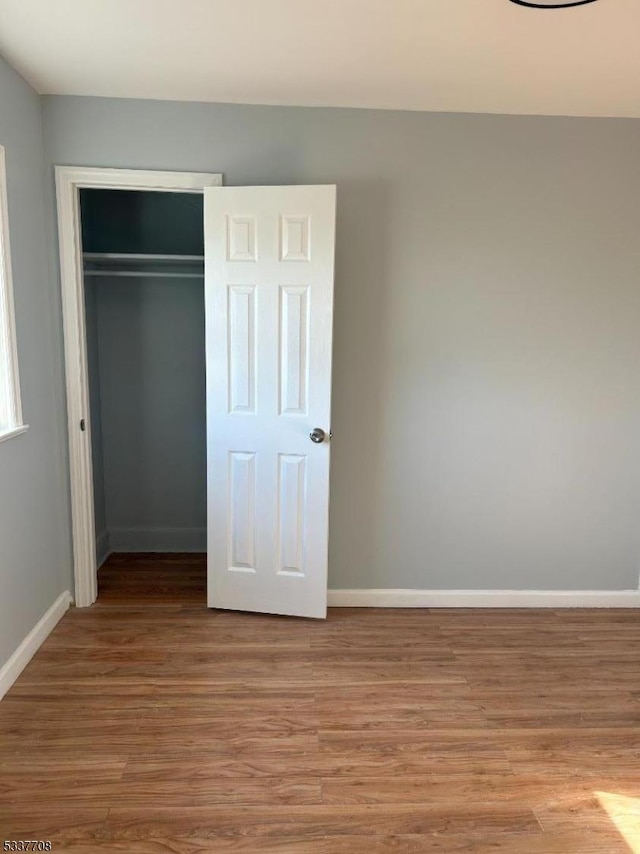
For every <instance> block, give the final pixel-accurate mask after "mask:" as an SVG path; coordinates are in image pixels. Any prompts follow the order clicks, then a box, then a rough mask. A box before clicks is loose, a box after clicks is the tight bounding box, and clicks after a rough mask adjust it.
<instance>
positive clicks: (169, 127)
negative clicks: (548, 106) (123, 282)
mask: <svg viewBox="0 0 640 854" xmlns="http://www.w3.org/2000/svg"><path fill="white" fill-rule="evenodd" d="M44 118H45V133H46V137H45V138H46V157H47V164H48V168H49V170H51V167H52V164H54V163H67V164H85V165H100V166H116V167H148V168H155V169H187V170H211V171H221V172H223V173H224V176H225V181H226V183H228V184H252V183H258V184H268V183H274V184H282V183H302V182H304V183H314V182H332V183H333V182H335V183H336V184H337V185H338V229H337V231H338V245H337V269H336V299H335V348H334V366H335V370H334V395H333V406H334V414H333V423H332V425H331V426H332V429H333V431H334V436H335V439H334V443H333V455H332V483H331V499H332V503H331V534H330V586H331V587H334V588H335V587H365V588H367V587H416V588H515V589H517V588H524V589H528V588H538V589H547V588H548V589H557V588H567V589H569V588H575V589H580V588H582V589H589V588H593V589H619V588H636V587H637V586H638V569H639V563H640V557H639V556H640V525H639V524H638V518H639V511H640V454H639V453H638V446H639V441H640V439H639V436H640V384H639V383H638V381H637V366H638V365H639V364H640V287H639V285H638V281H639V273H640V241H639V240H638V234H640V192H639V191H638V188H639V187H640V158H639V157H638V148H639V144H640V123H639V122H637V121H634V120H593V119H562V118H539V117H538V118H529V117H506V116H481V115H448V114H417V113H416V114H411V113H391V112H376V111H356V110H328V109H327V110H325V109H318V110H311V109H299V108H298V109H296V108H270V107H245V106H224V105H223V106H220V105H210V104H188V103H163V102H157V101H154V102H141V101H125V100H108V99H91V98H87V99H85V98H71V97H47V98H45V99H44ZM49 177H50V180H51V177H52V176H51V171H50V173H49Z"/></svg>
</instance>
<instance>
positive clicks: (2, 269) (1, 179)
mask: <svg viewBox="0 0 640 854" xmlns="http://www.w3.org/2000/svg"><path fill="white" fill-rule="evenodd" d="M0 360H2V362H3V363H4V364H6V366H7V368H8V370H7V374H8V380H9V382H8V389H7V398H8V399H7V408H8V414H9V418H8V426H7V427H5V428H4V429H0V441H4V440H5V439H10V438H12V437H13V436H19V435H20V434H21V433H24V432H25V431H26V429H27V426H28V425H26V424H24V423H23V421H22V401H21V399H20V375H19V372H18V345H17V341H16V316H15V309H14V302H13V278H12V274H11V252H10V239H9V206H8V203H7V173H6V167H5V156H4V147H3V146H2V145H0Z"/></svg>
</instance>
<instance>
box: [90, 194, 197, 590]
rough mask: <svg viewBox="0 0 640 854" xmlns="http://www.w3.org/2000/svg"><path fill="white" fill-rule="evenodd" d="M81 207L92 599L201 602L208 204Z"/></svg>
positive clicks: (191, 200)
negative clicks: (94, 577) (95, 581)
mask: <svg viewBox="0 0 640 854" xmlns="http://www.w3.org/2000/svg"><path fill="white" fill-rule="evenodd" d="M79 202H80V221H81V233H82V265H83V273H84V310H85V327H86V348H87V350H86V352H87V374H88V387H89V412H90V430H91V455H92V471H93V505H94V507H93V509H94V520H95V534H96V543H95V548H96V562H97V566H98V601H99V602H101V603H108V602H109V601H116V602H122V601H125V600H133V601H141V600H144V601H156V600H158V601H165V602H166V601H170V600H172V599H173V600H176V601H178V602H183V601H185V600H186V601H191V602H194V601H198V602H201V603H202V604H203V605H205V604H206V525H207V501H206V489H207V487H206V473H207V465H206V462H207V461H206V394H205V310H204V227H203V196H202V193H188V192H187V193H185V192H159V191H144V190H125V189H122V190H118V189H93V188H92V189H80V199H79Z"/></svg>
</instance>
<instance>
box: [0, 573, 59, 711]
mask: <svg viewBox="0 0 640 854" xmlns="http://www.w3.org/2000/svg"><path fill="white" fill-rule="evenodd" d="M72 601H73V599H72V596H71V593H69V591H68V590H65V592H64V593H61V594H60V596H58V598H57V599H56V601H55V602H54V603H53V605H52V606H51V607H50V608H49V610H48V611H47V613H46V614H45V615H44V616H43V617H41V619H40V620H38V622H37V623H36V625H35V626H34V627H33V628H32V629H31V631H30V632H29V634H28V635H27V636H26V638H25V639H24V640H23V641H22V643H21V644H20V646H19V647H18V648H17V650H16V651H15V652H14V653H13V655H12V656H11V657H10V658H9V660H8V661H7V662H6V663H5V664H4V665H3V666H2V668H0V700H1V699H2V698H3V697H4V695H5V694H6V693H7V691H8V690H9V688H11V686H12V685H13V683H14V682H15V681H16V679H17V678H18V676H20V674H21V673H22V671H23V670H24V669H25V667H26V666H27V664H29V662H30V661H31V659H32V658H33V656H34V655H35V654H36V652H37V651H38V650H39V649H40V647H41V646H42V644H43V643H44V641H45V640H46V639H47V638H48V636H49V635H50V634H51V632H52V631H53V629H54V628H55V627H56V626H57V624H58V622H59V621H60V619H61V618H62V617H63V616H64V614H65V613H66V611H67V609H68V608H69V605H70V604H71V602H72Z"/></svg>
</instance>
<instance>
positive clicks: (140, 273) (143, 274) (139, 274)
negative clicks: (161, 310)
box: [84, 270, 204, 279]
mask: <svg viewBox="0 0 640 854" xmlns="http://www.w3.org/2000/svg"><path fill="white" fill-rule="evenodd" d="M84 275H85V277H86V276H121V277H127V278H131V277H134V278H138V279H142V278H153V279H204V273H170V272H162V271H161V270H156V271H155V272H154V271H153V270H85V271H84Z"/></svg>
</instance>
